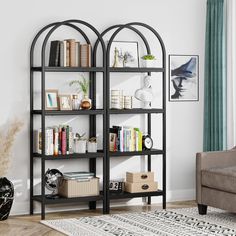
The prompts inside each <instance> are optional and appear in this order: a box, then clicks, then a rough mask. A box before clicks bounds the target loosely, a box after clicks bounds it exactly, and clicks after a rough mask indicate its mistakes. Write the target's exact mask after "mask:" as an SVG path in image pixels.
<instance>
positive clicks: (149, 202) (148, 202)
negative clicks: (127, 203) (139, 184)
mask: <svg viewBox="0 0 236 236" xmlns="http://www.w3.org/2000/svg"><path fill="white" fill-rule="evenodd" d="M151 201H152V200H151V197H148V201H147V204H148V205H151Z"/></svg>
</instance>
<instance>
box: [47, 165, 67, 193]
mask: <svg viewBox="0 0 236 236" xmlns="http://www.w3.org/2000/svg"><path fill="white" fill-rule="evenodd" d="M62 176H63V174H62V173H61V172H60V171H59V170H57V169H48V170H47V171H46V173H45V185H46V188H47V189H48V190H51V191H53V192H55V191H56V190H57V188H58V184H59V183H58V179H59V177H62Z"/></svg>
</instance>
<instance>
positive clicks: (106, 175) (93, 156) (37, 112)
mask: <svg viewBox="0 0 236 236" xmlns="http://www.w3.org/2000/svg"><path fill="white" fill-rule="evenodd" d="M77 25H82V26H83V28H84V26H86V27H87V28H88V29H90V30H91V31H93V33H95V35H96V37H97V41H96V42H95V43H94V45H93V50H92V53H91V63H92V67H88V68H84V67H48V66H47V65H46V63H45V61H46V59H45V57H46V45H47V43H48V41H49V38H50V36H51V35H52V34H53V32H54V31H55V30H57V29H58V28H59V27H61V26H68V27H70V28H72V29H74V30H76V31H77V32H78V33H80V34H81V35H82V36H83V38H84V39H85V41H86V43H88V44H91V45H92V43H91V41H90V39H89V38H88V37H87V35H86V34H85V32H84V31H83V30H82V29H81V28H80V27H78V26H77ZM136 26H138V27H139V28H140V27H144V28H146V29H148V30H150V31H151V32H152V33H153V34H154V35H155V36H156V38H157V40H158V41H159V43H160V45H161V48H162V61H163V65H162V67H161V68H111V67H110V66H109V60H110V58H109V56H110V47H111V44H112V42H113V40H114V38H115V37H116V35H117V34H118V33H119V32H120V31H121V30H123V29H130V30H132V31H134V32H135V33H137V35H138V36H139V37H140V38H141V39H142V40H143V42H144V45H145V46H146V51H147V53H148V54H150V53H151V50H150V46H149V44H148V41H147V39H146V38H145V36H144V35H143V34H142V33H141V31H140V30H138V29H136ZM111 30H115V31H114V33H113V34H112V35H111V37H110V40H109V42H108V46H107V48H106V47H105V43H104V40H103V36H104V35H105V34H106V33H107V32H110V31H111ZM42 35H45V36H44V38H43V44H42V49H41V65H40V66H35V65H34V56H35V55H34V54H35V46H36V43H37V42H38V41H39V38H40V37H41V36H42ZM98 45H101V49H102V54H103V55H102V66H99V67H97V66H96V65H97V49H98ZM99 56H101V55H99ZM50 72H57V73H67V72H88V73H89V77H90V87H89V92H90V98H91V100H92V105H93V107H92V109H91V110H78V111H58V110H46V109H45V82H46V77H47V73H50ZM152 72H156V73H162V80H163V83H162V86H163V87H162V94H163V98H162V101H163V104H162V107H161V108H152V109H141V108H134V109H129V110H124V109H122V110H114V109H110V108H109V107H110V77H111V74H112V73H147V74H148V75H151V73H152ZM35 73H40V74H41V104H42V105H41V106H42V107H41V109H35V108H34V80H35V79H36V78H35ZM97 73H102V74H103V109H96V75H97ZM55 77H56V76H55ZM165 78H166V52H165V47H164V43H163V41H162V39H161V37H160V36H159V34H158V33H157V32H156V31H155V30H154V29H153V28H152V27H150V26H148V25H146V24H143V23H139V22H133V23H129V24H125V25H114V26H111V27H109V28H108V29H106V30H105V31H103V32H102V33H101V34H100V33H99V32H98V31H97V30H96V29H95V28H94V27H93V26H92V25H90V24H89V23H87V22H85V21H81V20H67V21H63V22H55V23H52V24H49V25H47V26H45V27H43V28H42V29H41V30H40V31H39V32H38V33H37V34H36V36H35V38H34V39H33V42H32V45H31V50H30V214H34V205H33V202H34V201H36V202H39V203H40V204H41V218H42V219H45V207H46V205H47V204H60V203H77V202H88V203H89V208H90V209H95V208H96V202H97V201H102V202H103V213H104V214H107V213H109V212H110V200H112V199H124V198H136V197H148V204H150V203H151V197H152V196H162V197H163V208H164V209H165V208H166V99H165V97H166V90H165V83H166V81H165ZM37 79H38V77H37ZM122 114H130V115H139V114H145V115H147V118H148V119H147V127H148V134H149V135H151V116H152V115H158V114H160V115H162V116H163V119H162V120H163V123H162V127H163V131H162V133H163V142H162V143H163V147H162V149H161V150H159V149H151V150H143V151H135V152H110V151H109V128H110V117H111V116H112V115H122ZM80 115H87V116H88V117H89V135H90V136H96V117H97V116H98V115H99V116H102V117H103V119H102V125H103V147H102V150H98V151H97V153H84V154H77V153H74V154H68V155H58V156H48V155H45V128H46V127H45V120H46V117H47V116H80ZM34 116H39V117H40V120H41V129H42V144H43V145H42V154H38V153H34V152H33V138H34V137H33V130H34ZM153 155H155V156H162V164H163V166H162V169H163V171H162V175H163V177H162V187H163V188H162V190H158V191H155V192H143V193H127V192H123V193H121V194H115V193H110V192H109V181H110V158H117V157H120V156H121V157H122V156H123V157H127V158H128V157H129V156H148V158H147V166H148V171H151V160H152V156H153ZM97 158H101V159H102V160H103V170H102V173H103V189H102V191H101V192H100V195H98V196H87V197H76V198H64V197H59V198H55V199H50V198H47V196H46V194H45V179H44V174H45V170H46V162H47V161H60V160H64V161H65V160H75V159H76V160H77V159H78V160H79V159H87V160H88V161H89V171H91V172H94V173H95V174H96V160H97ZM37 160H38V161H40V162H41V193H40V194H39V195H38V194H37V195H36V194H34V161H37Z"/></svg>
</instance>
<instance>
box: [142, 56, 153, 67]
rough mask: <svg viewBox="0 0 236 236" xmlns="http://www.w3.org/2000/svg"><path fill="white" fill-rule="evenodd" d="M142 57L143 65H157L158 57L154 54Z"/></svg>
mask: <svg viewBox="0 0 236 236" xmlns="http://www.w3.org/2000/svg"><path fill="white" fill-rule="evenodd" d="M141 59H142V62H143V63H142V64H143V67H154V66H155V62H156V58H155V56H154V55H152V54H147V55H144V56H142V57H141Z"/></svg>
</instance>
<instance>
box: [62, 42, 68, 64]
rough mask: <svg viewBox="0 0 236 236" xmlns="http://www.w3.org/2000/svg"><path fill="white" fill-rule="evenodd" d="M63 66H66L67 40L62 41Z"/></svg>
mask: <svg viewBox="0 0 236 236" xmlns="http://www.w3.org/2000/svg"><path fill="white" fill-rule="evenodd" d="M63 50H64V52H63V57H64V58H63V66H64V67H66V66H67V64H66V63H67V42H66V40H64V41H63Z"/></svg>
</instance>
